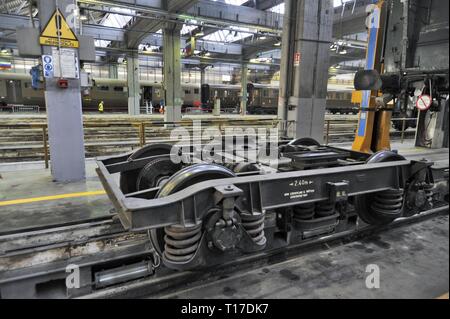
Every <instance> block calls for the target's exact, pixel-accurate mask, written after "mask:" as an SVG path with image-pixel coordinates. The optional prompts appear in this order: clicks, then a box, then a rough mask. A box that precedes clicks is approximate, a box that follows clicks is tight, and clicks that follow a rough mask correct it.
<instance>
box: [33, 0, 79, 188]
mask: <svg viewBox="0 0 450 319" xmlns="http://www.w3.org/2000/svg"><path fill="white" fill-rule="evenodd" d="M38 6H39V20H40V21H41V23H40V25H41V31H42V29H43V28H44V27H45V26H46V24H47V21H49V19H50V18H51V17H52V15H53V13H54V12H55V10H56V4H55V1H54V0H41V1H38ZM69 6H71V7H73V0H59V1H58V8H59V10H60V11H61V12H62V14H63V15H64V16H65V17H66V20H67V21H70V19H68V18H67V17H68V15H70V14H71V13H70V12H68V11H66V9H67V8H68V7H69ZM69 8H70V7H69ZM76 51H78V50H76ZM42 52H43V54H49V55H51V54H52V47H50V46H42ZM78 69H79V65H78ZM45 105H46V108H47V123H48V138H49V144H50V159H51V172H52V175H53V179H54V180H55V181H57V182H73V181H79V180H83V179H84V178H85V162H84V160H85V158H84V157H85V155H84V134H83V117H82V109H81V88H80V80H79V79H69V80H68V88H66V89H62V88H59V87H58V84H57V79H56V78H48V79H46V83H45Z"/></svg>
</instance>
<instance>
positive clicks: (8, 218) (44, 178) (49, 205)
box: [0, 161, 112, 234]
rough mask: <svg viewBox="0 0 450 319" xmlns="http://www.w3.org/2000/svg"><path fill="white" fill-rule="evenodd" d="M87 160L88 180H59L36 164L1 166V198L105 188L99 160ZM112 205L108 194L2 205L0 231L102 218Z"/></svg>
mask: <svg viewBox="0 0 450 319" xmlns="http://www.w3.org/2000/svg"><path fill="white" fill-rule="evenodd" d="M86 164H87V165H86V180H85V181H82V182H77V183H55V182H53V181H52V177H51V174H50V171H49V170H45V169H30V167H33V165H32V164H31V166H27V164H20V163H19V164H18V167H19V169H20V170H12V168H13V165H5V166H4V167H3V171H2V168H1V166H0V177H1V179H0V202H2V201H7V200H8V201H9V200H15V199H24V198H35V197H41V196H50V195H58V194H67V193H78V192H90V191H98V190H102V189H103V187H102V185H101V183H100V181H99V180H98V177H97V174H96V173H95V167H96V165H95V162H94V161H87V163H86ZM27 168H28V169H27ZM110 209H112V204H111V202H110V201H109V199H108V198H107V196H106V195H96V196H89V197H77V198H65V199H58V200H51V201H39V202H34V203H26V204H17V205H8V206H0V234H4V233H10V232H14V231H18V230H25V229H34V228H40V227H44V226H51V225H59V224H61V225H67V224H71V223H75V222H82V221H89V220H93V219H98V218H102V217H104V216H107V215H109V211H110Z"/></svg>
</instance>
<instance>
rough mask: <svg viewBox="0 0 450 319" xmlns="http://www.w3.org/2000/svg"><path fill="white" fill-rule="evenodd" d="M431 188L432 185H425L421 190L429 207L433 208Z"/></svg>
mask: <svg viewBox="0 0 450 319" xmlns="http://www.w3.org/2000/svg"><path fill="white" fill-rule="evenodd" d="M433 187H434V185H433V184H425V185H424V186H423V190H424V191H425V196H426V198H427V202H428V205H429V206H430V207H433Z"/></svg>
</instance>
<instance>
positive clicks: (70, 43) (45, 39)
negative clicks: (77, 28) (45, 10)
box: [39, 9, 80, 48]
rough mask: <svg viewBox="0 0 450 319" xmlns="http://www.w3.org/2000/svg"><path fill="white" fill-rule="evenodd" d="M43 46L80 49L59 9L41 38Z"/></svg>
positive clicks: (49, 21) (75, 37) (40, 41)
mask: <svg viewBox="0 0 450 319" xmlns="http://www.w3.org/2000/svg"><path fill="white" fill-rule="evenodd" d="M39 43H40V44H41V45H50V46H55V47H57V46H61V47H65V48H78V47H79V46H80V43H79V42H78V39H77V36H76V35H75V33H74V32H73V31H72V29H71V28H70V26H69V24H68V23H67V21H66V19H65V18H64V15H63V14H62V13H61V11H60V10H59V9H56V10H55V13H53V15H52V17H51V18H50V20H48V22H47V25H46V26H45V28H44V29H43V30H42V33H41V36H40V37H39Z"/></svg>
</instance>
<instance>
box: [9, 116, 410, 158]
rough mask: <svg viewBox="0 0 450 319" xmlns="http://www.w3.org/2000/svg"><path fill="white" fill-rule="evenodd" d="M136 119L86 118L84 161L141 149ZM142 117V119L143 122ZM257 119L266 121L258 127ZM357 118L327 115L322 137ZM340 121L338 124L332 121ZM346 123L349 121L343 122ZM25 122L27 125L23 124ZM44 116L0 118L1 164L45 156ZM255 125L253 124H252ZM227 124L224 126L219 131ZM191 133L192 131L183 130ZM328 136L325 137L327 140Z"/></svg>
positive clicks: (155, 134) (342, 130)
mask: <svg viewBox="0 0 450 319" xmlns="http://www.w3.org/2000/svg"><path fill="white" fill-rule="evenodd" d="M137 118H138V117H136V118H135V117H126V116H107V117H104V118H102V117H99V116H85V118H84V120H85V125H86V127H85V129H84V133H85V152H86V157H87V158H94V157H98V156H105V155H112V154H118V153H123V152H128V151H131V150H133V149H135V148H137V147H139V146H140V136H139V130H138V129H137V128H136V127H135V126H134V125H133V123H134V121H135V120H136V119H137ZM142 118H143V119H153V120H154V119H155V118H156V119H157V120H161V119H160V117H157V116H156V117H155V116H144V117H142ZM142 118H141V119H142ZM258 119H260V120H262V121H265V122H261V123H260V124H258V123H257V122H258ZM356 119H357V117H356V116H353V115H327V120H329V121H331V122H330V125H329V127H327V125H325V127H324V136H325V140H327V141H328V142H329V143H340V142H348V141H351V140H352V139H353V136H354V131H355V129H356V122H355V120H356ZM334 120H339V122H333V121H334ZM347 120H348V122H346V121H347ZM25 123H26V124H25ZM44 123H45V115H37V116H29V117H27V116H23V115H22V116H14V117H5V118H4V119H2V123H1V126H0V163H2V162H3V163H8V162H25V161H39V160H42V159H43V158H44V156H45V152H44V147H43V142H42V140H43V134H42V128H40V127H39V125H42V124H44ZM255 123H256V124H255ZM228 126H231V127H232V126H233V124H232V123H231V124H230V125H224V126H223V127H222V130H223V129H225V128H226V127H228ZM261 127H262V128H267V127H273V124H272V123H271V117H262V118H261V117H259V118H258V117H253V122H249V123H248V124H245V128H254V129H257V128H261ZM186 129H187V130H188V131H189V133H190V134H192V128H190V127H186ZM414 134H415V132H414V130H408V131H406V132H405V134H404V138H406V139H408V138H413V137H414ZM327 135H328V138H327V137H326V136H327ZM145 137H146V142H147V143H173V142H174V141H173V140H171V139H170V130H168V129H165V128H164V127H162V126H161V125H159V126H146V127H145ZM391 138H392V139H393V140H399V139H400V138H401V132H398V131H396V130H394V129H392V130H391Z"/></svg>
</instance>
